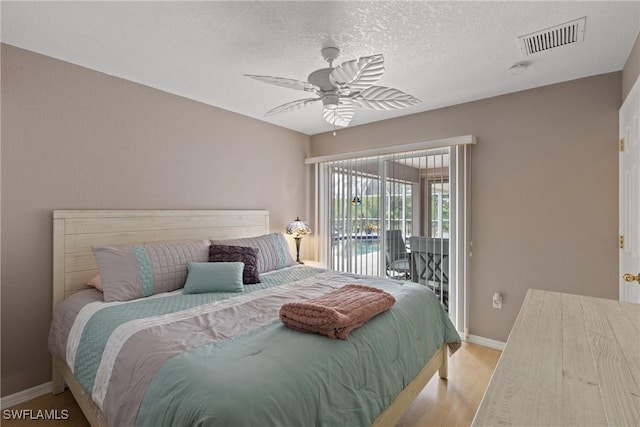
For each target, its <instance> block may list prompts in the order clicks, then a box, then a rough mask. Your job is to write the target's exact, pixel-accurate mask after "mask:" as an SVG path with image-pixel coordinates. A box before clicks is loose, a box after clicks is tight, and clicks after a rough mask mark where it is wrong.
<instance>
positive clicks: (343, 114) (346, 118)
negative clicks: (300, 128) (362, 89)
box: [322, 101, 356, 126]
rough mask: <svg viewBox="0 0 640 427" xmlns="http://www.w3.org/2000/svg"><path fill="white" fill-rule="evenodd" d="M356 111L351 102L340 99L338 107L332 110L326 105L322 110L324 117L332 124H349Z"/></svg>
mask: <svg viewBox="0 0 640 427" xmlns="http://www.w3.org/2000/svg"><path fill="white" fill-rule="evenodd" d="M355 111H356V109H355V107H354V106H353V104H352V103H351V102H344V101H340V104H339V105H338V108H336V109H333V110H332V109H329V108H326V107H325V108H324V110H323V111H322V117H324V119H325V120H326V121H328V122H329V123H331V124H332V125H335V126H349V123H351V119H352V118H353V113H355Z"/></svg>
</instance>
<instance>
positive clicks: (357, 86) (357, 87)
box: [245, 46, 420, 127]
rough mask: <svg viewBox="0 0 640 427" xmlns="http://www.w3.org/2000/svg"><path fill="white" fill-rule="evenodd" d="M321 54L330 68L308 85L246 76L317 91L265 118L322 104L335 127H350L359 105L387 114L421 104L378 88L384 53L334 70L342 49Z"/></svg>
mask: <svg viewBox="0 0 640 427" xmlns="http://www.w3.org/2000/svg"><path fill="white" fill-rule="evenodd" d="M320 53H321V54H322V57H323V58H324V59H325V60H326V61H327V62H328V63H329V67H328V68H321V69H319V70H316V71H313V72H312V73H311V74H309V76H308V77H307V81H306V82H303V81H300V80H295V79H288V78H284V77H273V76H260V75H255V74H245V76H247V77H251V78H252V79H256V80H259V81H261V82H264V83H269V84H272V85H276V86H281V87H286V88H289V89H296V90H302V91H305V92H313V93H314V94H315V95H316V96H317V98H305V99H298V100H295V101H291V102H288V103H286V104H283V105H280V106H278V107H275V108H273V109H271V110H269V111H267V113H266V114H265V117H270V116H273V115H275V114H280V113H286V112H289V111H294V110H298V109H300V108H302V107H305V106H307V105H309V104H312V103H315V102H317V101H322V106H323V111H322V116H323V117H324V119H325V120H326V121H327V122H329V123H330V124H332V125H333V126H334V127H335V126H343V127H345V126H349V123H350V122H351V119H352V118H353V115H354V113H355V107H356V106H358V107H363V108H368V109H372V110H379V111H385V110H395V109H399V108H405V107H409V106H411V105H415V104H418V103H419V102H420V100H419V99H417V98H415V97H413V96H411V95H409V94H406V93H404V92H402V91H400V90H398V89H394V88H390V87H384V86H374V84H375V83H377V81H378V80H379V79H380V77H382V74H384V57H383V56H382V55H380V54H378V55H371V56H365V57H362V58H358V59H354V60H351V61H346V62H343V63H342V64H340V65H338V66H337V67H334V66H333V62H334V61H335V60H336V59H337V58H338V56H339V54H340V49H338V48H337V47H332V46H329V47H325V48H323V49H322V50H321V52H320Z"/></svg>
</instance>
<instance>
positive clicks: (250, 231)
mask: <svg viewBox="0 0 640 427" xmlns="http://www.w3.org/2000/svg"><path fill="white" fill-rule="evenodd" d="M268 232H269V211H267V210H55V211H53V306H54V307H55V306H56V305H57V304H58V303H59V302H61V301H62V300H64V299H65V298H66V297H68V296H69V295H71V294H73V293H74V292H77V291H79V290H82V289H85V288H87V285H85V283H86V282H87V281H88V280H90V279H91V278H92V277H93V276H95V275H96V274H98V267H97V265H96V261H95V258H94V256H93V252H92V250H91V248H92V246H131V245H133V244H142V243H159V242H171V241H174V242H175V241H186V240H199V239H229V238H240V237H252V236H258V235H261V234H266V233H268Z"/></svg>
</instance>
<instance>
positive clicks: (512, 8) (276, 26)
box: [1, 0, 640, 135]
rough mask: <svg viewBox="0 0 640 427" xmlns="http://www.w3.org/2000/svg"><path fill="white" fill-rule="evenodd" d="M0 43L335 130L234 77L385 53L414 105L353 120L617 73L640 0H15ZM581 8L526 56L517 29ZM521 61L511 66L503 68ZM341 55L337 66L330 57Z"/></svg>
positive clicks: (312, 110) (396, 83)
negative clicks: (576, 22) (578, 39)
mask: <svg viewBox="0 0 640 427" xmlns="http://www.w3.org/2000/svg"><path fill="white" fill-rule="evenodd" d="M1 8H2V9H1V13H2V22H1V24H2V28H1V37H2V41H3V42H4V43H8V44H11V45H14V46H18V47H21V48H25V49H28V50H31V51H35V52H38V53H42V54H45V55H49V56H52V57H54V58H59V59H62V60H65V61H68V62H71V63H74V64H79V65H82V66H85V67H88V68H91V69H94V70H98V71H102V72H104V73H107V74H111V75H114V76H118V77H122V78H124V79H127V80H132V81H135V82H139V83H142V84H145V85H148V86H151V87H154V88H158V89H161V90H164V91H166V92H170V93H174V94H177V95H181V96H184V97H187V98H191V99H195V100H198V101H201V102H204V103H207V104H210V105H214V106H217V107H221V108H224V109H227V110H231V111H235V112H238V113H240V114H244V115H247V116H250V117H255V118H258V119H261V120H265V121H267V122H269V123H273V124H276V125H280V126H284V127H286V128H290V129H294V130H297V131H300V132H303V133H305V134H308V135H313V134H317V133H321V132H325V131H329V130H331V129H332V127H331V125H330V124H328V123H326V122H325V121H324V120H323V119H322V114H321V110H322V107H321V105H320V104H313V105H311V106H308V107H306V108H304V109H301V110H298V111H294V112H290V113H285V114H282V115H278V116H274V117H271V118H269V119H264V118H263V115H264V113H265V112H267V111H268V110H270V109H271V108H273V107H275V106H277V105H280V104H284V103H286V102H289V101H293V100H295V99H301V98H308V97H309V94H308V93H304V92H299V91H295V90H291V89H287V88H282V87H277V86H272V85H267V84H265V83H262V82H259V81H255V80H252V79H249V78H247V77H244V76H243V75H242V74H245V73H250V74H262V75H271V76H280V77H289V78H294V79H298V80H306V79H307V76H308V74H309V73H310V72H311V71H313V70H316V69H318V68H323V67H325V66H326V62H324V60H323V59H322V57H321V56H320V49H321V48H322V47H323V45H325V44H327V43H330V42H334V43H337V45H338V47H340V49H341V50H342V53H341V56H340V58H338V61H337V62H338V63H340V62H343V61H346V60H350V59H355V58H357V57H361V56H368V55H372V54H376V53H381V54H383V55H384V58H385V68H386V71H385V75H384V76H383V77H382V78H381V79H380V81H379V82H378V85H381V86H390V87H395V88H398V89H400V90H402V91H404V92H407V93H409V94H411V95H414V96H415V97H417V98H419V99H421V100H422V103H420V104H418V105H416V106H413V107H408V108H405V109H402V110H395V111H372V110H366V109H362V108H357V109H356V114H355V116H354V119H353V121H352V122H351V126H354V125H359V124H364V123H369V122H373V121H377V120H384V119H388V118H392V117H397V116H401V115H406V114H412V113H417V112H420V111H426V110H431V109H435V108H439V107H443V106H447V105H453V104H459V103H462V102H467V101H471V100H476V99H481V98H486V97H491V96H495V95H499V94H505V93H510V92H515V91H520V90H524V89H528V88H532V87H537V86H542V85H547V84H552V83H557V82H562V81H567V80H573V79H577V78H581V77H585V76H590V75H596V74H602V73H607V72H611V71H619V70H621V69H622V68H623V66H624V64H625V61H626V59H627V57H628V56H629V53H630V51H631V48H632V46H633V43H634V41H635V39H636V36H637V34H638V31H639V30H640V2H638V1H637V0H635V1H626V2H612V1H600V2H591V1H588V2H583V1H569V2H547V1H539V2H519V1H512V2H487V1H471V2H453V1H439V2H426V1H421V2H407V1H393V2H380V1H377V2H363V1H347V2H337V1H329V2H326V1H325V2H319V1H318V2H314V1H298V2H270V1H262V2H246V1H242V2H239V1H238V2H236V1H224V2H208V1H196V2H180V1H177V2H93V1H91V2H61V1H55V2H11V1H2V5H1ZM582 16H586V17H587V21H586V31H585V40H584V42H583V43H578V44H574V45H571V46H565V47H560V48H556V49H554V50H552V51H548V52H544V53H538V54H535V55H532V56H530V57H528V58H525V57H524V56H523V53H522V51H521V50H520V48H519V45H518V43H517V37H518V36H520V35H524V34H528V33H531V32H534V31H537V30H541V29H544V28H547V27H551V26H554V25H558V24H562V23H565V22H567V21H570V20H573V19H577V18H580V17H582ZM522 60H527V61H529V62H530V67H529V69H528V70H527V71H526V72H525V73H524V74H520V75H509V74H507V72H506V70H507V67H509V66H510V65H512V64H514V63H516V62H519V61H522ZM334 65H335V64H334Z"/></svg>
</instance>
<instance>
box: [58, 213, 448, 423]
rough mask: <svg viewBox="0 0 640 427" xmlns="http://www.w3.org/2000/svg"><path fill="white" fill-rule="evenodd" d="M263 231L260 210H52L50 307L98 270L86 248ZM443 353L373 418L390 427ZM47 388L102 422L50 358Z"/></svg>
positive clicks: (444, 358)
mask: <svg viewBox="0 0 640 427" xmlns="http://www.w3.org/2000/svg"><path fill="white" fill-rule="evenodd" d="M268 232H269V212H268V211H266V210H56V211H53V308H54V309H55V307H56V306H57V304H59V303H60V302H61V301H63V300H64V299H65V298H67V297H68V296H70V295H72V294H73V293H75V292H78V291H80V290H83V289H86V288H88V286H87V285H86V284H85V283H86V282H87V281H88V280H90V279H91V278H92V277H94V276H95V275H96V274H98V268H97V265H96V261H95V258H94V256H93V252H92V250H91V247H92V246H129V245H133V244H140V243H159V242H170V241H185V240H197V239H231V238H241V237H252V236H258V235H261V234H266V233H268ZM447 367H448V352H447V351H446V346H443V347H441V348H440V349H438V351H437V352H436V354H434V355H433V357H432V358H431V359H430V360H429V362H428V363H427V364H426V365H425V367H424V368H423V369H422V371H420V373H419V374H418V375H417V376H416V378H415V379H414V380H413V381H412V382H411V383H410V384H409V385H408V386H407V387H406V388H405V389H404V390H403V391H402V392H401V393H400V394H399V395H398V396H397V397H396V399H395V400H394V401H393V403H392V404H391V405H390V406H389V407H388V408H387V409H386V410H385V411H384V412H383V413H381V414H380V415H379V416H378V417H377V418H376V419H375V421H374V424H373V425H374V426H379V427H381V426H393V425H394V424H395V423H396V422H397V421H398V419H399V418H400V417H401V416H402V414H403V413H404V411H405V409H406V408H407V407H408V406H409V405H410V404H411V402H412V401H413V400H414V399H415V397H416V396H417V395H418V394H419V393H420V391H421V390H422V389H423V388H424V386H425V385H426V384H427V382H429V380H430V379H431V377H432V376H433V375H434V374H435V372H436V371H439V373H440V377H441V378H447ZM52 371H53V372H52V392H53V394H58V393H62V392H63V391H64V388H65V384H66V385H68V387H69V389H70V390H71V393H72V394H73V396H74V397H75V399H76V400H77V402H78V405H79V406H80V408H81V409H82V412H83V413H84V415H85V416H86V417H87V420H88V421H89V423H90V424H91V425H92V426H94V427H95V426H106V425H107V424H106V421H105V419H104V416H103V414H102V412H101V411H100V408H98V406H97V405H96V404H95V403H94V402H93V401H92V400H91V396H90V395H88V394H87V393H86V392H85V391H84V390H83V389H82V387H81V386H80V384H79V383H78V382H77V381H76V379H75V378H74V377H73V374H72V373H71V370H70V369H69V367H68V366H67V365H66V363H65V362H64V361H63V360H61V359H59V358H56V357H53V361H52Z"/></svg>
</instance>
